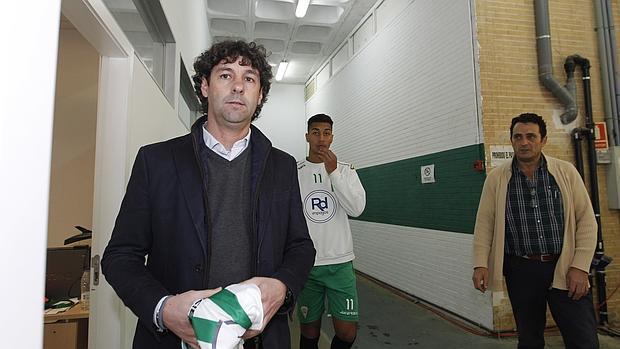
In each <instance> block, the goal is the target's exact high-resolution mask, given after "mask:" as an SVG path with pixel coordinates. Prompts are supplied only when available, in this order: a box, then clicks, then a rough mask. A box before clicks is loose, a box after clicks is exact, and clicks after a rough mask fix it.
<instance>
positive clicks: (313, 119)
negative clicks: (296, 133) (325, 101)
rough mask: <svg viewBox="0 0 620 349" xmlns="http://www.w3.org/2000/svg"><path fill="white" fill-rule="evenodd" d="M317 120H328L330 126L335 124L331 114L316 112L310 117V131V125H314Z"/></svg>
mask: <svg viewBox="0 0 620 349" xmlns="http://www.w3.org/2000/svg"><path fill="white" fill-rule="evenodd" d="M315 122H326V123H328V124H329V126H332V127H333V126H334V121H332V118H330V117H329V115H327V114H315V115H312V117H311V118H310V119H308V131H310V125H312V124H313V123H315Z"/></svg>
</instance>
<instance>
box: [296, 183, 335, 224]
mask: <svg viewBox="0 0 620 349" xmlns="http://www.w3.org/2000/svg"><path fill="white" fill-rule="evenodd" d="M336 209H337V203H336V198H335V197H334V195H333V194H332V193H330V192H328V191H327V190H315V191H312V192H310V194H308V195H307V196H306V198H305V199H304V213H305V214H306V218H308V220H310V221H311V222H314V223H325V222H327V221H329V220H330V219H332V218H333V217H334V215H335V214H336Z"/></svg>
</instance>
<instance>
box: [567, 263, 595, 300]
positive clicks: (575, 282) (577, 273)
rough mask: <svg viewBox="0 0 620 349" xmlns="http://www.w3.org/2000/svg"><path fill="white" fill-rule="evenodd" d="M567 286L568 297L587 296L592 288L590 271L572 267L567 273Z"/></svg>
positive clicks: (574, 298)
mask: <svg viewBox="0 0 620 349" xmlns="http://www.w3.org/2000/svg"><path fill="white" fill-rule="evenodd" d="M566 287H567V288H568V297H570V298H572V299H573V300H579V298H581V297H583V296H585V295H586V294H587V293H588V289H589V288H590V285H589V282H588V273H586V272H585V271H583V270H580V269H577V268H574V267H570V268H568V273H566Z"/></svg>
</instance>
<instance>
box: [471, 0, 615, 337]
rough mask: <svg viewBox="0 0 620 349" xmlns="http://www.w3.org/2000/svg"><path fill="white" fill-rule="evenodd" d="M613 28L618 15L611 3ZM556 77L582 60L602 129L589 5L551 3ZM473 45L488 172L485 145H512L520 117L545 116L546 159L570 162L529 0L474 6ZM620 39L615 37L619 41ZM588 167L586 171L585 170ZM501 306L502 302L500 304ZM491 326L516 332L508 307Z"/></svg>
mask: <svg viewBox="0 0 620 349" xmlns="http://www.w3.org/2000/svg"><path fill="white" fill-rule="evenodd" d="M613 6H614V16H615V22H616V26H617V27H618V26H619V23H618V22H619V19H620V11H619V9H618V7H619V6H618V4H617V2H613ZM549 13H550V24H551V43H552V54H553V72H554V76H555V78H556V79H557V80H558V81H559V82H560V83H561V84H562V85H563V84H564V83H565V81H566V75H565V73H564V69H563V64H564V60H565V58H566V57H567V56H569V55H572V54H575V53H577V54H579V55H581V56H584V57H586V58H588V59H589V60H590V63H591V65H592V68H591V71H590V74H591V85H592V104H593V115H594V121H603V113H604V109H603V104H602V103H603V100H602V95H601V90H602V86H601V80H600V66H599V63H598V61H599V58H598V46H597V36H596V32H595V30H594V28H595V26H596V22H595V17H594V8H593V4H592V1H591V0H551V1H549ZM475 18H476V22H477V39H478V43H479V47H480V52H479V62H480V83H481V92H482V126H483V132H484V143H485V151H486V154H487V159H486V161H487V165H488V164H489V163H490V159H489V146H490V145H510V139H509V126H510V120H511V119H512V118H513V117H514V116H516V115H518V114H520V113H523V112H535V113H538V114H540V115H543V117H544V118H545V120H546V121H547V129H548V137H549V140H548V143H547V146H546V147H545V152H546V153H547V154H549V155H551V156H555V157H558V158H562V159H565V160H568V161H571V162H574V155H573V147H572V144H571V138H570V136H569V134H568V133H567V131H566V130H564V129H562V127H560V123H559V121H557V122H555V121H554V120H553V117H552V116H553V115H558V116H559V115H560V114H561V113H562V112H563V111H564V108H563V106H562V105H561V104H560V103H559V102H558V101H557V99H556V98H555V97H554V96H553V95H552V94H551V93H550V92H549V91H548V90H547V89H546V88H545V87H544V86H542V84H541V83H540V82H539V80H538V66H537V55H536V38H535V33H536V32H535V21H534V1H533V0H520V1H517V0H492V1H491V0H477V1H476V16H475ZM616 35H618V38H619V39H620V33H617V34H616ZM576 77H577V80H576V82H577V103H578V107H579V117H578V122H579V125H580V126H583V110H584V104H583V89H582V81H581V70H580V69H579V68H578V69H577V71H576ZM605 166H606V165H599V166H598V167H599V189H600V199H601V216H602V226H603V237H604V240H605V249H606V254H607V255H610V256H612V257H613V258H614V259H615V260H614V261H613V262H612V264H611V265H610V267H608V269H607V294H608V297H609V295H610V294H611V293H612V292H613V291H614V289H616V287H618V285H619V284H620V212H619V211H618V210H608V208H607V194H606V191H607V189H606V180H605V178H606V173H605V172H606V167H605ZM586 167H587V166H586ZM499 298H501V297H499ZM496 303H499V305H496V306H495V308H494V322H495V328H496V329H497V330H511V329H513V328H514V323H513V320H512V313H511V310H510V303H508V300H507V299H502V300H501V301H496ZM608 311H609V320H610V323H611V325H612V326H614V327H620V292H617V293H615V294H613V295H612V298H611V299H609V301H608Z"/></svg>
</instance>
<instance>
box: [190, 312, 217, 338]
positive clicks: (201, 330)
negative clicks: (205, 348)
mask: <svg viewBox="0 0 620 349" xmlns="http://www.w3.org/2000/svg"><path fill="white" fill-rule="evenodd" d="M190 321H191V322H192V327H193V328H194V332H195V333H196V339H197V340H199V341H201V342H205V343H213V341H214V340H215V335H216V334H217V332H218V331H219V328H220V324H221V322H219V321H211V320H207V319H203V318H200V317H192V318H190Z"/></svg>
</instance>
